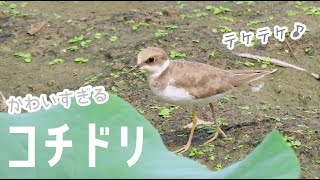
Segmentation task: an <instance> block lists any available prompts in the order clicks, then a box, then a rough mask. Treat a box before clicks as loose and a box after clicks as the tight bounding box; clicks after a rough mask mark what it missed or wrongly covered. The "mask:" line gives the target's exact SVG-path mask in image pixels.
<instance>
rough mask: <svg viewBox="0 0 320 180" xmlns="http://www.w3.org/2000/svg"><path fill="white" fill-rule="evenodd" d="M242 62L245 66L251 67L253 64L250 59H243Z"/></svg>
mask: <svg viewBox="0 0 320 180" xmlns="http://www.w3.org/2000/svg"><path fill="white" fill-rule="evenodd" d="M243 64H244V65H245V66H247V67H253V66H254V63H252V62H250V61H245V62H244V63H243Z"/></svg>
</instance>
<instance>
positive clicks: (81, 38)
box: [68, 35, 85, 44]
mask: <svg viewBox="0 0 320 180" xmlns="http://www.w3.org/2000/svg"><path fill="white" fill-rule="evenodd" d="M84 39H85V37H84V36H83V35H81V36H76V37H74V38H72V39H70V40H69V41H68V43H70V44H72V43H77V42H81V41H83V40H84Z"/></svg>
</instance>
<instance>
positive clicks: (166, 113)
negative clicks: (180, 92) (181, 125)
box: [150, 106, 178, 118]
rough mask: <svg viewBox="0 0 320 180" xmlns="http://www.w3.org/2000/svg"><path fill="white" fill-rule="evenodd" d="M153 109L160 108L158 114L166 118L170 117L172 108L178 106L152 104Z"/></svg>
mask: <svg viewBox="0 0 320 180" xmlns="http://www.w3.org/2000/svg"><path fill="white" fill-rule="evenodd" d="M150 108H151V109H158V110H160V111H159V113H158V115H159V116H161V117H164V118H168V117H170V113H171V112H172V110H174V109H176V108H178V107H177V106H171V107H170V109H169V108H166V107H160V106H152V107H150Z"/></svg>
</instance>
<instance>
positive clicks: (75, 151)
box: [0, 94, 300, 179]
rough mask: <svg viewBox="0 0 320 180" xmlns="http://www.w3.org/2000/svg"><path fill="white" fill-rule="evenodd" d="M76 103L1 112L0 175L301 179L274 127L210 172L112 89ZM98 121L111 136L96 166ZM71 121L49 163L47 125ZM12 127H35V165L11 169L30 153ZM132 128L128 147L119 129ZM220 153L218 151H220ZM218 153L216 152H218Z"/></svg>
mask: <svg viewBox="0 0 320 180" xmlns="http://www.w3.org/2000/svg"><path fill="white" fill-rule="evenodd" d="M91 101H92V102H91V105H89V106H78V105H77V104H76V103H75V100H74V99H73V101H72V103H71V107H70V108H69V109H65V108H63V107H62V106H61V105H57V106H53V107H51V108H50V109H49V110H44V109H42V110H40V111H37V112H34V113H22V114H18V115H9V114H7V113H3V112H1V113H0V136H1V138H0V144H1V146H0V149H1V154H0V159H1V161H0V172H1V173H0V178H206V179H215V178H219V179H222V178H238V179H239V178H241V179H245V178H261V179H262V178H264V179H270V178H277V179H279V178H286V179H288V178H299V175H300V167H299V161H298V159H297V157H296V155H295V153H294V151H293V150H292V149H291V148H289V146H288V145H287V144H286V143H285V142H284V141H283V140H282V136H281V135H280V134H279V132H277V131H275V130H274V131H273V132H271V133H270V134H268V135H267V137H265V139H264V140H263V141H262V142H261V143H260V144H259V145H258V146H257V147H256V148H255V149H254V150H253V152H251V153H250V154H249V155H248V156H247V157H246V158H244V159H243V160H241V161H239V162H237V163H235V164H233V165H231V166H229V167H225V168H222V165H221V164H218V165H216V168H217V169H222V170H220V171H218V172H215V171H210V170H208V169H207V168H204V167H203V166H202V165H201V164H199V163H197V162H196V161H194V160H191V159H188V158H186V157H183V156H179V155H176V154H174V153H172V152H170V151H168V150H167V149H166V147H165V145H164V143H163V142H162V139H161V137H160V135H159V134H158V132H157V131H156V130H155V129H154V128H153V127H152V125H151V124H150V123H149V122H148V120H146V119H145V118H144V117H143V116H142V115H140V114H139V112H138V111H137V110H135V109H134V108H133V107H132V106H131V105H129V104H128V103H127V102H125V101H124V100H122V99H120V98H119V97H116V96H114V95H111V94H110V97H109V101H108V102H107V103H105V104H101V105H99V104H96V103H95V102H94V101H93V100H92V99H91ZM89 123H95V126H96V134H95V137H96V138H97V139H100V140H104V141H107V142H108V143H109V145H108V147H107V148H106V149H105V148H101V147H96V167H88V156H89V152H88V149H89V148H88V134H89V132H88V125H89ZM64 124H67V125H68V127H69V128H70V129H69V130H68V131H67V132H65V133H64V135H63V139H64V140H72V147H65V148H64V149H63V153H62V157H61V158H60V160H59V162H58V163H57V164H56V165H55V166H53V167H50V166H49V164H48V160H50V159H51V158H52V157H53V156H54V154H55V151H56V148H50V147H45V141H46V140H55V139H56V137H55V136H53V137H51V136H49V135H48V129H49V128H58V127H60V126H62V125H64ZM13 126H34V127H35V137H36V138H35V150H36V154H35V165H36V166H35V167H34V168H9V167H8V164H9V163H8V162H9V160H25V159H26V158H27V157H28V146H27V136H26V134H10V133H9V128H10V127H13ZM122 126H126V127H128V136H127V137H128V147H121V144H120V142H121V141H120V137H121V136H120V132H121V131H120V130H121V127H122ZM138 126H141V127H143V146H142V153H141V156H140V157H139V158H138V161H137V162H136V164H134V165H133V166H131V167H128V165H127V160H129V159H130V158H131V157H132V155H133V154H134V152H135V148H136V147H135V146H136V142H137V139H136V132H137V130H136V128H137V127H138ZM100 127H108V128H109V130H110V133H109V135H108V136H101V135H100V133H99V132H100V131H99V128H100ZM216 153H219V152H216ZM217 155H218V154H217Z"/></svg>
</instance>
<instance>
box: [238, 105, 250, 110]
mask: <svg viewBox="0 0 320 180" xmlns="http://www.w3.org/2000/svg"><path fill="white" fill-rule="evenodd" d="M238 108H239V109H241V110H249V109H250V106H248V105H245V106H238Z"/></svg>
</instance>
